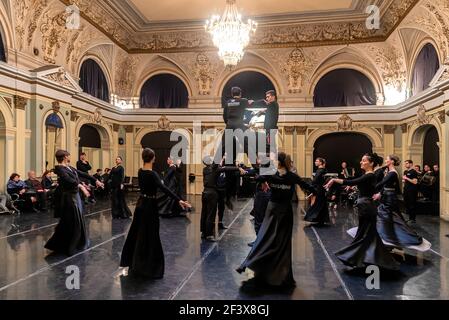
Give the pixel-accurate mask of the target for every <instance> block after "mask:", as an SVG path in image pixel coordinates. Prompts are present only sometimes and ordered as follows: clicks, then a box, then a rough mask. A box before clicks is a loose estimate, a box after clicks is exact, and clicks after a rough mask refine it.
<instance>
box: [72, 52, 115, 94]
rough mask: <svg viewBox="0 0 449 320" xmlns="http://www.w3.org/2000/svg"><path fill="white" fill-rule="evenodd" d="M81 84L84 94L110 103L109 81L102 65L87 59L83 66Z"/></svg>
mask: <svg viewBox="0 0 449 320" xmlns="http://www.w3.org/2000/svg"><path fill="white" fill-rule="evenodd" d="M79 84H80V87H81V88H82V89H83V91H84V92H86V93H88V94H90V95H91V96H93V97H95V98H98V99H100V100H103V101H106V102H110V95H109V85H108V81H107V80H106V76H105V74H104V72H103V70H102V69H101V67H100V65H99V64H98V63H97V62H96V61H94V60H93V59H87V60H85V61H84V62H83V64H82V65H81V70H80V81H79Z"/></svg>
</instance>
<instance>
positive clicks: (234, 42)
mask: <svg viewBox="0 0 449 320" xmlns="http://www.w3.org/2000/svg"><path fill="white" fill-rule="evenodd" d="M235 1H236V0H226V9H225V12H224V14H223V15H222V16H221V17H220V16H216V15H214V16H212V18H211V19H210V20H207V21H206V26H205V27H206V31H207V32H209V33H210V34H212V40H213V42H214V45H215V46H216V47H218V55H219V56H220V59H221V60H223V62H224V64H225V66H229V67H232V66H236V65H237V64H238V63H239V62H240V61H241V60H242V58H243V55H244V54H245V52H244V49H245V48H246V46H247V45H248V43H249V38H250V35H251V34H253V33H254V32H256V28H257V23H256V22H254V21H252V20H251V19H248V22H247V23H244V22H243V21H242V16H241V15H240V14H239V12H238V11H237V7H236V5H235Z"/></svg>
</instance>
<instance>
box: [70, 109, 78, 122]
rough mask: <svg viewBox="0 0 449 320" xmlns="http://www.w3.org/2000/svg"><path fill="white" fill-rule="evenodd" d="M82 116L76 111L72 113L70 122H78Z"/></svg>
mask: <svg viewBox="0 0 449 320" xmlns="http://www.w3.org/2000/svg"><path fill="white" fill-rule="evenodd" d="M79 118H80V115H79V114H78V112H76V111H70V121H73V122H77V121H78V119H79Z"/></svg>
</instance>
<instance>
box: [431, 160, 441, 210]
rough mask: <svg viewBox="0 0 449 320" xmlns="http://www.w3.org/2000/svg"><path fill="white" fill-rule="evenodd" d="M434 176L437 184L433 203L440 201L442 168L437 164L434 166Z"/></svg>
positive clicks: (433, 193)
mask: <svg viewBox="0 0 449 320" xmlns="http://www.w3.org/2000/svg"><path fill="white" fill-rule="evenodd" d="M432 176H433V177H434V178H435V182H434V184H433V188H432V201H434V202H439V201H440V166H439V165H437V164H435V165H434V166H433V172H432Z"/></svg>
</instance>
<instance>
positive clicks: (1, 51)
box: [0, 26, 6, 62]
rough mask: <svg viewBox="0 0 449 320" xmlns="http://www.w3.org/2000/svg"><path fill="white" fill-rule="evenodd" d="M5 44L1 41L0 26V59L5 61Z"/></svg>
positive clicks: (0, 28) (0, 31)
mask: <svg viewBox="0 0 449 320" xmlns="http://www.w3.org/2000/svg"><path fill="white" fill-rule="evenodd" d="M5 48H6V46H5V44H4V43H3V36H2V27H1V26H0V61H3V62H6V49H5Z"/></svg>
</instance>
